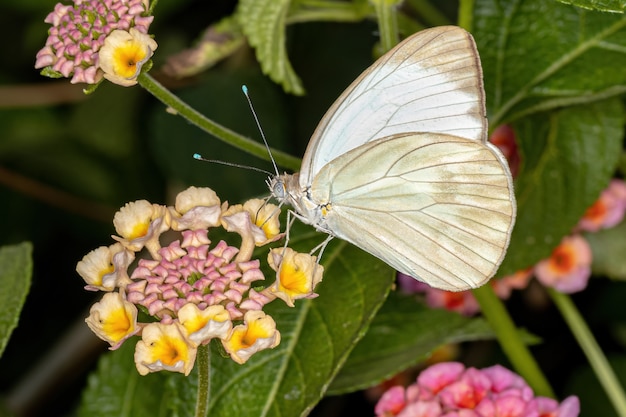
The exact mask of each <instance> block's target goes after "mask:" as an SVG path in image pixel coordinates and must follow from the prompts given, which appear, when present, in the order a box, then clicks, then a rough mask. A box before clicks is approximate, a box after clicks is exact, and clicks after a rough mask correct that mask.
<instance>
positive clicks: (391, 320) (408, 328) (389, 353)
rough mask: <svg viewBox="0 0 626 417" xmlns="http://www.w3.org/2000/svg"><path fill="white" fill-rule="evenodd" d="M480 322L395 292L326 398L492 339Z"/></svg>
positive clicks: (489, 330)
mask: <svg viewBox="0 0 626 417" xmlns="http://www.w3.org/2000/svg"><path fill="white" fill-rule="evenodd" d="M493 338H494V335H493V332H492V331H491V328H490V327H489V325H488V324H487V323H486V322H485V321H484V320H483V319H482V318H469V317H464V316H461V315H459V314H457V313H453V312H450V311H447V310H444V309H432V308H429V307H427V306H425V305H424V304H423V303H421V302H418V301H416V299H415V298H414V297H408V296H403V295H401V294H398V293H396V292H393V293H391V294H390V295H389V298H388V299H387V301H386V302H385V304H384V305H383V307H381V309H380V311H379V312H378V314H377V315H376V318H375V319H374V320H373V321H372V324H371V326H370V329H369V330H368V332H367V334H366V335H365V337H364V338H363V339H362V340H361V341H360V342H359V343H358V345H357V346H356V347H355V348H354V350H353V351H352V353H351V354H350V357H349V358H348V360H347V362H346V364H345V365H344V367H343V368H342V370H341V372H340V373H339V375H337V377H336V378H335V379H334V380H333V382H332V384H331V386H330V388H329V390H328V394H330V395H333V394H341V393H344V392H352V391H356V390H357V389H363V388H367V387H370V386H372V385H374V384H376V383H379V382H380V381H382V380H384V379H386V378H389V377H391V376H393V375H395V374H397V373H398V372H400V371H402V370H404V369H406V368H408V367H410V366H413V365H415V364H417V363H419V362H421V361H423V360H425V359H427V358H428V357H429V356H430V354H431V353H432V352H433V350H435V349H436V348H438V347H439V346H441V345H443V344H445V343H458V342H463V341H470V340H479V339H493Z"/></svg>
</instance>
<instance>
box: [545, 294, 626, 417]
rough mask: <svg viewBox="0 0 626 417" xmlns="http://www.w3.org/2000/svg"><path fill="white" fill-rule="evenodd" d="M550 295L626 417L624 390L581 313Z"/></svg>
mask: <svg viewBox="0 0 626 417" xmlns="http://www.w3.org/2000/svg"><path fill="white" fill-rule="evenodd" d="M548 294H550V297H551V298H552V301H553V302H554V304H555V305H556V306H557V308H558V309H559V311H560V312H561V315H562V316H563V318H564V319H565V321H566V322H567V325H568V326H569V328H570V330H571V331H572V333H573V334H574V337H575V338H576V340H577V341H578V344H579V345H580V347H581V349H582V350H583V352H584V353H585V355H586V356H587V360H589V363H590V364H591V367H592V368H593V371H594V372H595V374H596V376H597V377H598V379H599V380H600V384H602V387H604V390H605V392H606V394H607V396H608V397H609V399H610V400H611V403H613V407H615V411H617V414H618V415H619V416H620V417H626V395H624V389H623V388H622V386H621V385H620V383H619V380H618V379H617V376H616V375H615V372H613V368H611V365H609V361H608V360H607V359H606V356H604V353H602V349H600V346H598V343H597V342H596V340H595V338H594V337H593V334H592V333H591V331H590V330H589V327H588V326H587V323H585V320H584V319H583V318H582V316H581V315H580V312H579V311H578V310H577V309H576V306H575V305H574V303H573V302H572V299H571V298H570V297H568V296H567V295H565V294H562V293H560V292H558V291H555V290H553V289H551V288H548Z"/></svg>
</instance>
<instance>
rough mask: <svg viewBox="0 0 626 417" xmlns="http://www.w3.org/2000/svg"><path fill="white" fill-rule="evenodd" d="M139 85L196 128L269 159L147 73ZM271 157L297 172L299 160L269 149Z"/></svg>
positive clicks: (261, 146) (256, 144) (250, 142)
mask: <svg viewBox="0 0 626 417" xmlns="http://www.w3.org/2000/svg"><path fill="white" fill-rule="evenodd" d="M138 81H139V84H140V85H141V86H142V87H143V88H145V89H146V90H148V92H149V93H150V94H152V95H153V96H155V97H156V98H157V99H159V100H160V101H161V102H162V103H163V104H165V105H166V106H168V107H169V108H171V109H173V110H174V111H175V112H176V114H178V115H180V116H182V117H184V118H185V119H187V120H188V121H189V122H191V123H193V124H194V125H196V126H198V127H199V128H200V129H202V130H204V131H205V132H207V133H210V134H211V135H213V136H215V137H216V138H218V139H220V140H222V141H224V142H226V143H228V144H229V145H232V146H234V147H235V148H239V149H241V150H243V151H244V152H248V153H249V154H252V155H254V156H256V157H258V158H261V159H264V160H266V161H268V160H269V159H270V157H269V155H268V153H267V149H266V148H265V145H264V144H262V143H260V142H256V141H253V140H252V139H250V138H246V137H245V136H241V135H240V134H238V133H236V132H234V131H232V130H230V129H228V128H226V127H224V126H222V125H220V124H218V123H216V122H214V121H212V120H211V119H209V118H207V117H205V116H204V115H202V114H200V113H199V112H198V111H196V110H195V109H194V108H192V107H191V106H189V105H188V104H187V103H185V102H184V101H182V100H181V99H179V98H178V97H177V96H176V95H174V94H172V92H171V91H169V90H168V89H166V88H165V87H163V85H161V84H160V83H159V82H158V81H157V80H155V79H154V78H152V77H151V76H150V75H148V74H147V73H142V74H140V75H139V78H138ZM271 152H272V156H273V157H274V160H275V161H276V164H278V165H280V166H282V167H285V168H287V169H291V170H294V171H297V170H298V169H300V159H299V158H296V157H294V156H291V155H289V154H286V153H284V152H281V151H278V150H275V149H271Z"/></svg>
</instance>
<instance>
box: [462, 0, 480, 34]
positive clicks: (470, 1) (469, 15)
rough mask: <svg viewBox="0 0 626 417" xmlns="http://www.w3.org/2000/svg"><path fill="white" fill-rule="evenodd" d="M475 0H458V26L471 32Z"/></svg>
mask: <svg viewBox="0 0 626 417" xmlns="http://www.w3.org/2000/svg"><path fill="white" fill-rule="evenodd" d="M475 2H476V1H475V0H461V1H460V2H459V26H460V27H462V28H463V29H465V30H466V31H468V32H471V31H472V29H473V26H474V3H475Z"/></svg>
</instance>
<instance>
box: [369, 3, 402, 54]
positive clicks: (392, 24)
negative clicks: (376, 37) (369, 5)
mask: <svg viewBox="0 0 626 417" xmlns="http://www.w3.org/2000/svg"><path fill="white" fill-rule="evenodd" d="M373 3H374V8H375V9H376V17H377V18H378V30H379V31H380V46H381V49H382V52H383V53H384V52H387V51H388V50H390V49H391V48H393V47H394V46H396V45H397V44H398V40H399V39H398V17H397V8H398V3H399V2H398V1H397V0H374V1H373Z"/></svg>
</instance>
